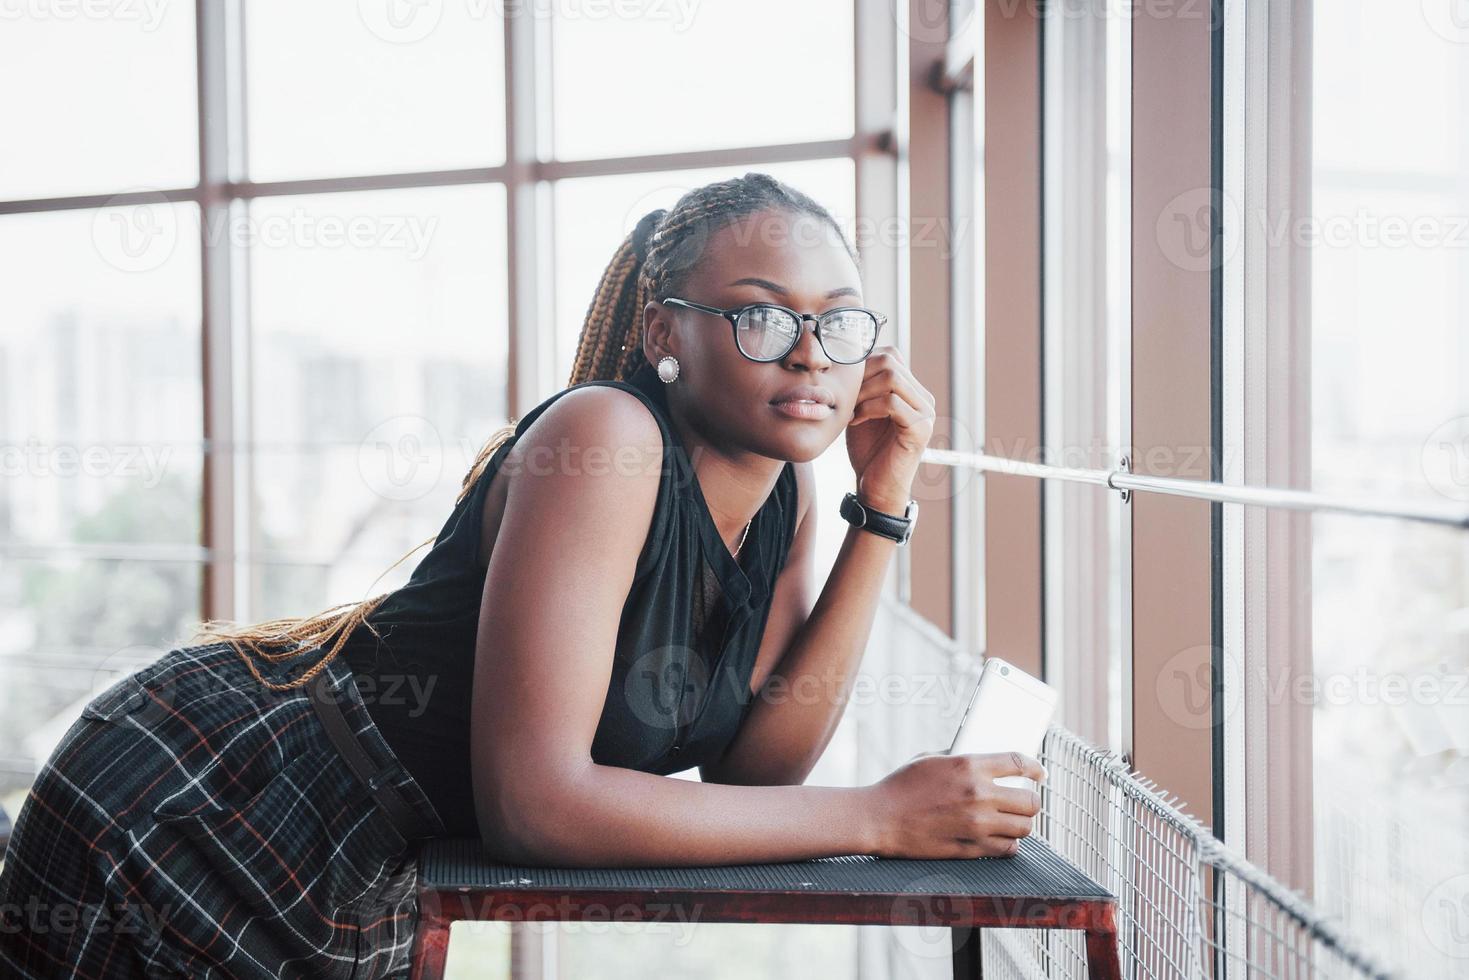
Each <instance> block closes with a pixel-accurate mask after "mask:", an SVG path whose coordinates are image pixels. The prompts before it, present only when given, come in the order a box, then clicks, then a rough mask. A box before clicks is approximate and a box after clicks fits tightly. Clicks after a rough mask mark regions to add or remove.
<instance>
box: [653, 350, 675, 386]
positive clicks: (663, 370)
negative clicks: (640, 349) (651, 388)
mask: <svg viewBox="0 0 1469 980" xmlns="http://www.w3.org/2000/svg"><path fill="white" fill-rule="evenodd" d="M658 377H659V379H660V380H661V381H662V382H663V383H664V384H671V383H672V382H673V379H674V378H676V377H678V358H676V357H673V356H672V355H668V356H665V357H663V358H661V359H660V360H659V361H658Z"/></svg>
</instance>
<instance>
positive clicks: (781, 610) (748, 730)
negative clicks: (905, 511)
mask: <svg viewBox="0 0 1469 980" xmlns="http://www.w3.org/2000/svg"><path fill="white" fill-rule="evenodd" d="M797 473H798V474H799V475H800V476H801V479H800V480H799V481H798V486H799V488H800V493H801V495H802V496H803V498H804V499H805V500H806V502H807V503H806V505H805V506H804V507H803V509H802V517H801V521H800V524H799V525H798V527H797V530H796V536H795V540H794V541H793V542H792V544H791V555H790V557H789V559H788V560H787V562H786V566H785V568H783V569H782V570H781V573H780V577H779V578H778V579H777V580H776V586H775V595H774V596H773V597H772V599H771V610H770V617H769V619H768V620H767V622H766V628H765V636H764V638H763V639H762V640H761V651H760V655H759V657H758V658H757V661H764V660H765V659H766V658H767V657H768V658H770V659H772V660H775V661H777V663H776V665H775V668H774V670H772V672H771V673H770V676H769V677H768V678H766V680H765V681H764V683H763V684H762V685H761V689H760V692H759V694H758V695H757V700H756V703H755V706H754V707H752V708H751V709H750V714H749V716H748V717H747V718H746V719H745V722H744V724H743V725H742V726H740V731H739V733H738V734H737V735H736V736H735V738H734V741H732V742H731V743H730V746H729V748H728V749H727V750H726V751H725V754H724V756H723V758H721V759H720V760H719V762H718V764H716V765H712V766H705V767H704V768H703V769H702V774H703V778H705V779H708V780H713V781H717V782H721V783H742V784H759V785H779V784H789V783H803V782H805V781H806V777H807V776H808V775H810V773H811V770H812V768H813V767H815V765H816V763H817V761H818V760H819V759H820V758H821V754H822V753H823V752H824V751H826V746H827V744H828V743H829V742H830V741H831V737H832V735H833V734H835V733H836V729H837V725H838V723H839V722H840V721H841V719H842V713H843V711H844V710H845V709H846V705H847V701H848V700H849V698H850V696H851V692H852V686H853V684H854V682H855V680H856V676H857V667H858V665H859V664H860V663H861V660H862V654H863V651H864V650H865V649H866V647H867V639H868V636H869V635H870V634H871V631H872V621H873V618H874V616H875V615H876V611H877V602H878V596H879V594H880V593H881V591H882V581H883V577H884V575H885V574H886V573H887V568H888V564H889V561H890V559H891V558H892V555H893V552H894V550H895V549H896V548H897V547H898V546H897V543H896V542H894V541H890V540H888V539H886V538H882V537H879V536H878V535H875V534H869V533H868V532H866V531H862V530H859V529H857V528H852V527H849V528H848V529H847V536H846V538H845V539H844V540H843V542H842V547H841V551H840V552H838V554H837V558H836V562H835V563H834V564H833V565H832V569H831V573H830V574H829V575H828V576H827V579H826V585H825V587H824V588H823V589H822V590H821V597H820V598H819V599H818V600H816V602H815V604H814V608H813V603H812V594H813V592H814V587H813V585H812V566H813V564H814V554H815V549H816V545H815V541H816V506H815V505H813V504H812V503H811V498H812V496H813V493H814V483H815V478H814V475H813V473H812V471H811V467H810V464H803V465H802V466H801V467H798V468H797ZM899 509H900V510H901V508H899Z"/></svg>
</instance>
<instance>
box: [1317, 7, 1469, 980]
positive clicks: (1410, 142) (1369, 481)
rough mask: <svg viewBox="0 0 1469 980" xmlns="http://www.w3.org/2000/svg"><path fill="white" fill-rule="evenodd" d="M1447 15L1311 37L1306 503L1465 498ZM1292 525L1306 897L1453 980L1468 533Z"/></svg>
mask: <svg viewBox="0 0 1469 980" xmlns="http://www.w3.org/2000/svg"><path fill="white" fill-rule="evenodd" d="M1420 6H1421V9H1420ZM1453 7H1454V4H1451V3H1426V4H1422V5H1419V4H1412V5H1405V4H1396V3H1390V2H1387V0H1344V2H1342V3H1339V4H1334V5H1333V7H1332V11H1331V15H1330V16H1329V17H1318V18H1316V20H1315V23H1314V26H1313V28H1312V30H1313V32H1314V46H1313V51H1312V54H1311V57H1312V64H1313V72H1314V79H1313V81H1312V90H1313V93H1314V94H1313V99H1312V105H1311V110H1312V133H1313V156H1314V159H1313V173H1312V186H1311V197H1312V215H1311V218H1312V221H1311V224H1310V225H1309V226H1307V227H1306V228H1305V229H1304V231H1303V232H1302V233H1310V234H1311V235H1312V236H1313V237H1312V238H1311V239H1309V240H1308V242H1309V244H1310V246H1311V247H1310V255H1311V269H1310V273H1311V277H1312V282H1311V313H1312V317H1311V347H1312V361H1311V380H1310V390H1311V407H1312V417H1311V435H1312V442H1311V457H1312V459H1311V466H1312V477H1313V485H1314V489H1316V490H1318V491H1355V492H1366V493H1374V494H1380V495H1383V496H1387V497H1396V498H1400V499H1412V498H1418V499H1425V500H1437V501H1443V500H1444V499H1445V498H1447V499H1449V500H1453V501H1458V502H1461V503H1463V504H1464V505H1465V506H1469V383H1466V381H1465V379H1466V378H1469V334H1466V332H1465V329H1464V324H1465V322H1466V319H1469V183H1466V182H1465V180H1464V175H1465V174H1466V173H1469V43H1466V42H1469V31H1466V30H1465V25H1464V23H1463V21H1462V18H1459V19H1457V20H1456V19H1455V18H1454V15H1453V13H1452V8H1453ZM1430 93H1431V97H1429V96H1430ZM1312 532H1313V591H1314V594H1313V595H1312V596H1310V597H1302V601H1303V602H1310V604H1311V605H1310V607H1309V608H1310V609H1311V612H1312V616H1311V622H1312V626H1311V628H1312V630H1313V631H1314V633H1315V640H1314V643H1313V646H1312V656H1313V667H1314V674H1315V678H1314V680H1315V682H1316V685H1315V687H1314V689H1313V692H1312V698H1313V700H1312V701H1311V704H1312V707H1313V709H1314V710H1313V719H1314V721H1313V738H1314V749H1313V751H1314V766H1315V781H1314V794H1315V833H1316V857H1315V868H1316V872H1315V878H1316V881H1315V884H1316V892H1317V894H1316V898H1317V901H1318V903H1319V904H1320V905H1321V906H1322V908H1323V909H1324V911H1325V912H1326V913H1328V914H1329V915H1333V916H1337V917H1339V922H1340V923H1341V924H1342V926H1343V927H1344V928H1345V929H1346V930H1347V931H1348V932H1350V933H1352V934H1353V935H1355V936H1358V937H1361V938H1363V939H1364V940H1365V941H1367V942H1369V943H1370V945H1371V946H1373V947H1375V949H1376V951H1377V952H1378V953H1379V954H1380V955H1381V956H1382V957H1383V958H1384V960H1386V961H1387V962H1388V963H1389V965H1395V966H1397V967H1399V968H1409V964H1411V972H1412V973H1413V975H1414V976H1424V977H1448V976H1458V975H1460V974H1461V973H1462V969H1463V964H1464V962H1465V961H1464V957H1465V956H1469V940H1466V938H1465V937H1466V936H1469V933H1466V931H1465V928H1464V923H1465V920H1464V918H1463V913H1464V910H1465V909H1466V908H1469V846H1466V838H1465V835H1464V833H1463V828H1464V827H1465V826H1466V825H1469V779H1466V778H1465V777H1466V774H1469V721H1466V719H1469V711H1466V705H1465V700H1464V698H1463V697H1461V696H1460V692H1459V687H1462V686H1463V685H1462V682H1463V680H1464V676H1465V674H1466V672H1469V657H1466V651H1469V645H1466V642H1465V640H1466V637H1469V631H1466V624H1469V535H1465V534H1464V533H1463V532H1462V531H1453V530H1449V529H1445V528H1438V527H1429V526H1419V525H1413V524H1406V523H1402V522H1387V521H1373V520H1362V519H1351V518H1345V517H1340V516H1333V515H1325V514H1318V515H1315V516H1314V517H1313V518H1312ZM1455 916H1457V918H1455Z"/></svg>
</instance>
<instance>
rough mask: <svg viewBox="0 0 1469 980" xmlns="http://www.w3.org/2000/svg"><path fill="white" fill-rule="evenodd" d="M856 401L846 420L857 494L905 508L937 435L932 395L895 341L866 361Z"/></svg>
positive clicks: (882, 506)
mask: <svg viewBox="0 0 1469 980" xmlns="http://www.w3.org/2000/svg"><path fill="white" fill-rule="evenodd" d="M863 365H864V372H863V376H862V386H861V387H860V388H859V389H858V391H857V407H856V409H855V410H854V411H853V413H852V421H851V422H850V423H849V424H848V425H847V455H848V457H850V458H851V460H852V469H854V470H855V471H856V472H857V496H858V497H860V498H861V499H862V503H863V504H865V505H866V506H868V507H872V508H874V509H875V510H879V511H882V512H883V513H885V514H901V513H903V510H904V508H906V507H907V505H908V500H909V499H910V498H911V496H912V487H913V478H914V477H915V476H916V475H917V474H918V464H919V462H920V460H921V459H922V457H923V450H924V449H925V448H927V446H928V440H929V439H930V438H931V437H932V436H933V423H934V417H935V412H934V406H935V405H936V404H937V402H936V401H935V399H934V397H933V395H932V394H931V393H930V392H929V390H928V389H927V388H925V387H923V385H921V384H919V383H918V379H917V378H915V377H914V376H913V372H912V371H911V370H909V368H908V365H907V364H905V363H903V356H902V355H901V354H900V353H898V350H897V348H896V347H879V348H877V349H876V350H874V351H873V352H872V354H871V355H870V356H869V357H868V358H867V360H866V361H864V362H863Z"/></svg>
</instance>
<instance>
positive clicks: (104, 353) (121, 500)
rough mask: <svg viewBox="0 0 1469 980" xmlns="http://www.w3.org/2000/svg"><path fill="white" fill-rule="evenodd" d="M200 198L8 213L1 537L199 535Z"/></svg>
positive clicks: (2, 279) (42, 540)
mask: <svg viewBox="0 0 1469 980" xmlns="http://www.w3.org/2000/svg"><path fill="white" fill-rule="evenodd" d="M199 267H200V263H199V230H198V212H197V210H196V209H195V207H194V205H192V204H179V205H167V204H148V205H139V206H137V207H128V208H104V209H100V210H96V211H63V212H55V213H49V214H34V215H12V216H8V217H5V218H0V322H3V323H4V329H3V330H0V454H3V455H0V475H3V479H0V541H3V542H5V544H6V546H10V547H14V546H17V545H25V546H28V547H30V546H37V545H69V544H73V543H77V544H88V545H96V544H107V543H132V544H171V545H180V544H181V545H195V544H197V543H198V542H199V488H200V472H201V451H200V447H201V443H202V438H203V414H202V403H203V392H202V385H201V383H200V369H199V365H200V349H199V323H200V320H199V310H200V292H199Z"/></svg>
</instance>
